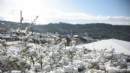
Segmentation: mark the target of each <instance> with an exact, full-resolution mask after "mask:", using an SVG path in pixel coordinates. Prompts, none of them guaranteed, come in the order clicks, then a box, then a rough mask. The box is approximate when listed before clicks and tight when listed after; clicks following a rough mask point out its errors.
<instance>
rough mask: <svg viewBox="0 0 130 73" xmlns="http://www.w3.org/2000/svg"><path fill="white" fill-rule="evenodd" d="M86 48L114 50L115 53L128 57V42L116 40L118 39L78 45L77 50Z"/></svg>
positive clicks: (129, 47) (129, 45)
mask: <svg viewBox="0 0 130 73" xmlns="http://www.w3.org/2000/svg"><path fill="white" fill-rule="evenodd" d="M81 47H86V48H88V49H97V50H101V49H106V48H107V49H108V50H111V49H113V48H114V49H115V53H124V54H125V55H130V42H128V41H123V40H118V39H107V40H101V41H97V42H93V43H89V44H82V45H78V46H77V48H81Z"/></svg>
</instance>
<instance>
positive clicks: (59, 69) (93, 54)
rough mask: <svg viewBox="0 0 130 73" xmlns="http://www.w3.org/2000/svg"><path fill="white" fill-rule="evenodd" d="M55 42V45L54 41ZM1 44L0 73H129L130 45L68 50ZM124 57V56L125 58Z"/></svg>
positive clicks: (115, 42)
mask: <svg viewBox="0 0 130 73" xmlns="http://www.w3.org/2000/svg"><path fill="white" fill-rule="evenodd" d="M54 42H56V41H54ZM54 42H53V43H50V44H48V43H45V44H34V43H29V42H25V41H22V42H18V43H16V44H13V45H10V46H6V45H4V44H0V72H5V73H21V72H22V73H130V62H127V61H126V58H125V55H130V49H129V47H130V45H129V44H130V42H126V41H122V40H117V39H109V40H101V41H98V42H94V43H90V44H83V45H77V46H76V45H75V42H74V41H72V42H71V43H72V46H70V47H66V46H65V43H66V40H65V39H62V40H61V42H59V43H54ZM122 53H124V54H125V55H124V54H122Z"/></svg>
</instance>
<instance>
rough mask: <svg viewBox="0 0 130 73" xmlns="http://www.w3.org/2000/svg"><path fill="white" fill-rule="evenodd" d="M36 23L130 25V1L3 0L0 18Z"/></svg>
mask: <svg viewBox="0 0 130 73" xmlns="http://www.w3.org/2000/svg"><path fill="white" fill-rule="evenodd" d="M20 10H22V11H23V17H24V22H31V21H32V20H33V19H34V18H35V16H37V15H38V16H39V18H38V20H37V23H43V24H47V23H57V22H67V23H82V24H83V23H96V22H98V23H112V24H129V25H130V0H0V19H1V20H9V21H17V22H18V21H19V18H20V15H19V13H20Z"/></svg>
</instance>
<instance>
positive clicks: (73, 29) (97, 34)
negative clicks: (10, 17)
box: [0, 21, 130, 41]
mask: <svg viewBox="0 0 130 73" xmlns="http://www.w3.org/2000/svg"><path fill="white" fill-rule="evenodd" d="M28 24H29V23H24V25H23V28H25V27H27V26H28ZM0 28H1V29H0V31H1V32H3V31H7V30H9V29H11V28H12V29H16V28H18V23H16V22H10V21H0ZM2 29H3V30H2ZM129 29H130V25H111V24H105V23H90V24H75V25H74V24H68V23H62V22H60V23H50V24H48V25H34V26H33V27H32V30H33V31H34V32H39V33H47V32H51V33H55V32H58V33H59V34H62V35H65V34H78V35H85V33H87V34H88V35H89V36H90V37H92V38H94V39H105V38H107V39H108V38H116V39H121V40H127V41H130V38H129V37H130V34H129V33H130V30H129Z"/></svg>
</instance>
